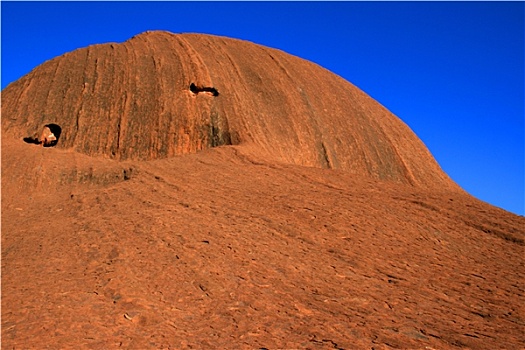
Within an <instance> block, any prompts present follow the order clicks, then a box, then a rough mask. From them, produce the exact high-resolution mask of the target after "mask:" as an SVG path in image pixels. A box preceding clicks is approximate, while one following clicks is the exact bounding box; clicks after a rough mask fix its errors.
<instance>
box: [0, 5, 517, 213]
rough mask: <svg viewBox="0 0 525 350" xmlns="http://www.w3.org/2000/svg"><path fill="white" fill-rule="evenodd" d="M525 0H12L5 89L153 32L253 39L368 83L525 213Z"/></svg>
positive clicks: (6, 14) (490, 198) (477, 191)
mask: <svg viewBox="0 0 525 350" xmlns="http://www.w3.org/2000/svg"><path fill="white" fill-rule="evenodd" d="M524 5H525V3H524V2H521V1H520V2H498V1H494V2H448V1H447V2H273V1H272V2H10V1H8V2H6V1H2V3H1V10H2V13H1V14H2V24H1V28H2V32H1V36H2V51H1V55H2V66H1V68H2V70H1V73H2V89H3V88H5V87H6V86H7V85H8V84H9V83H10V82H12V81H15V80H17V79H18V78H20V77H21V76H23V75H25V74H27V73H28V72H30V71H31V70H32V69H33V68H35V67H36V66H38V65H39V64H41V63H43V62H44V61H46V60H49V59H51V58H53V57H56V56H58V55H61V54H63V53H65V52H68V51H72V50H74V49H77V48H81V47H85V46H88V45H91V44H96V43H105V42H122V41H125V40H127V39H129V38H130V37H132V36H133V35H136V34H139V33H141V32H143V31H146V30H167V31H171V32H174V33H184V32H192V33H205V34H215V35H223V36H229V37H232V38H239V39H245V40H249V41H252V42H255V43H257V44H261V45H265V46H269V47H273V48H278V49H281V50H283V51H286V52H288V53H290V54H293V55H296V56H299V57H302V58H304V59H307V60H310V61H313V62H315V63H317V64H319V65H321V66H323V67H325V68H327V69H329V70H331V71H332V72H334V73H336V74H338V75H340V76H342V77H343V78H345V79H346V80H348V81H350V82H352V83H353V84H355V85H357V86H358V87H359V88H361V89H362V90H364V91H365V92H367V93H368V94H369V95H371V96H372V97H373V98H375V99H376V100H378V101H379V102H380V103H381V104H383V105H384V106H385V107H387V108H388V109H389V110H391V111H392V112H393V113H394V114H396V115H397V116H398V117H399V118H401V119H402V120H403V121H404V122H405V123H407V124H408V125H409V126H410V127H411V128H412V130H413V131H414V132H415V133H416V134H417V135H418V136H419V137H420V138H421V139H422V140H423V142H424V143H425V144H426V145H427V147H428V148H429V149H430V151H431V152H432V154H433V155H434V157H435V158H436V159H437V161H438V162H439V163H440V165H441V167H442V168H443V169H444V170H445V171H446V172H447V173H448V174H449V175H450V176H451V177H452V178H453V179H454V180H455V181H456V182H457V183H459V184H460V185H461V186H462V187H463V188H464V189H465V190H467V191H468V192H469V193H471V194H472V195H474V196H475V197H477V198H479V199H482V200H484V201H486V202H489V203H491V204H493V205H496V206H498V207H502V208H504V209H506V210H509V211H511V212H514V213H517V214H520V215H524V214H525V209H524V195H525V194H524V191H525V188H524V182H525V180H524V179H525V174H524V162H525V154H524V150H525V144H524V129H525V126H524V118H525V112H524V99H525V97H524V96H525V93H524V79H525V73H524V66H525V63H524V47H525V43H524V35H525V28H524V18H525V6H524Z"/></svg>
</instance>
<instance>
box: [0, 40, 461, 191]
mask: <svg viewBox="0 0 525 350" xmlns="http://www.w3.org/2000/svg"><path fill="white" fill-rule="evenodd" d="M190 87H193V88H190ZM50 122H53V123H56V124H58V125H60V126H61V127H62V129H63V135H62V137H61V140H60V144H59V147H61V148H72V149H74V150H77V151H79V152H82V153H84V154H87V155H106V156H109V157H111V158H116V159H142V160H148V159H157V158H164V157H171V156H174V155H180V154H186V153H195V152H196V151H199V150H202V149H206V148H210V147H214V146H220V145H229V144H243V145H247V146H253V147H254V148H255V149H256V150H257V153H258V154H265V155H268V156H272V157H274V158H275V159H277V160H279V161H283V162H287V163H292V164H300V165H309V166H315V167H325V168H336V169H344V170H347V171H350V172H353V173H356V174H367V175H370V176H372V177H374V178H378V179H392V180H396V181H399V182H404V183H411V184H421V185H425V186H438V187H443V186H445V187H448V186H455V185H454V184H453V183H452V182H451V181H450V180H449V178H448V177H447V176H446V175H445V174H444V173H443V172H442V171H441V169H440V168H439V166H438V164H437V163H436V162H435V160H434V159H433V157H432V155H431V154H430V153H429V152H428V150H427V149H426V147H425V146H424V145H423V143H422V142H421V141H420V140H419V139H418V137H417V136H416V135H414V133H412V132H411V131H410V130H409V128H408V127H407V126H406V125H405V124H404V123H403V122H402V121H401V120H399V119H398V118H397V117H396V116H394V115H392V113H390V112H389V111H388V110H386V109H385V108H384V107H382V106H381V105H380V104H379V103H377V102H376V101H374V100H372V99H371V98H370V97H369V96H367V95H366V94H365V93H363V92H362V91H361V90H359V89H358V88H356V87H355V86H353V85H352V84H350V83H349V82H347V81H345V80H344V79H342V78H340V77H339V76H337V75H335V74H333V73H331V72H329V71H327V70H325V69H323V68H322V67H320V66H318V65H316V64H313V63H311V62H308V61H306V60H303V59H301V58H298V57H295V56H292V55H289V54H287V53H285V52H282V51H279V50H275V49H270V48H267V47H263V46H259V45H256V44H253V43H250V42H247V41H241V40H234V39H229V38H224V37H217V36H209V35H197V34H180V35H175V34H171V33H167V32H147V33H144V34H141V35H138V36H136V37H134V38H132V39H130V40H129V41H126V42H125V43H122V44H103V45H94V46H90V47H87V48H83V49H79V50H76V51H73V52H70V53H67V54H64V55H62V56H60V57H57V58H55V59H53V60H50V61H48V62H46V63H44V64H42V65H41V66H39V67H37V68H36V69H34V70H33V71H32V72H31V73H30V74H28V75H27V76H25V77H23V78H22V79H20V80H19V81H17V82H15V83H13V84H11V85H9V86H8V87H7V88H6V89H5V90H4V91H3V96H2V128H3V130H4V131H5V132H8V133H14V134H17V135H18V136H19V137H23V136H27V135H28V134H30V133H32V132H34V130H36V129H40V128H41V127H42V125H43V124H45V123H50Z"/></svg>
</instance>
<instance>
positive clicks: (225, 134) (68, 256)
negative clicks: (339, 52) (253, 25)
mask: <svg viewBox="0 0 525 350" xmlns="http://www.w3.org/2000/svg"><path fill="white" fill-rule="evenodd" d="M44 125H55V126H57V127H60V138H59V140H58V142H57V144H56V146H54V147H39V146H37V145H35V144H32V143H28V142H24V138H28V137H32V135H35V133H39V132H40V131H41V130H42V127H43V126H44ZM524 227H525V219H524V218H523V217H522V216H517V215H514V214H512V213H509V212H506V211H504V210H502V209H499V208H496V207H494V206H491V205H489V204H487V203H484V202H482V201H479V200H477V199H475V198H473V197H472V196H470V195H469V194H467V193H465V192H464V191H463V190H461V189H460V188H459V187H458V186H457V185H456V184H454V183H453V182H452V181H451V180H450V179H449V178H448V177H447V175H446V174H444V173H443V172H442V170H441V169H440V168H439V166H438V165H437V163H436V162H435V161H434V159H433V157H432V156H431V154H430V153H429V152H428V150H427V149H426V148H425V146H424V145H423V144H422V142H421V141H420V140H419V139H418V138H417V136H415V135H414V134H413V133H412V132H411V131H410V129H409V128H408V127H407V126H406V125H405V124H403V123H402V122H401V121H400V120H399V119H398V118H397V117H395V116H394V115H392V114H391V113H390V112H388V111H387V110H386V109H385V108H383V107H382V106H380V105H379V104H378V103H377V102H376V101H374V100H372V99H371V98H370V97H368V96H367V95H366V94H364V93H363V92H361V91H360V90H359V89H357V88H356V87H354V86H353V85H351V84H350V83H348V82H346V81H345V80H343V79H342V78H340V77H338V76H336V75H334V74H333V73H330V72H328V71H326V70H325V69H323V68H321V67H319V66H317V65H315V64H313V63H310V62H307V61H305V60H302V59H300V58H297V57H294V56H291V55H288V54H286V53H284V52H282V51H278V50H274V49H270V48H266V47H262V46H259V45H256V44H253V43H249V42H245V41H240V40H234V39H229V38H223V37H215V36H209V35H197V34H181V35H175V34H171V33H167V32H147V33H144V34H141V35H138V36H136V37H134V38H132V39H130V40H129V41H126V42H125V43H122V44H103V45H95V46H90V47H88V48H84V49H79V50H76V51H73V52H70V53H66V54H65V55H63V56H60V57H57V58H55V59H53V60H50V61H48V62H46V63H44V64H42V65H41V66H39V67H36V68H35V69H34V70H33V71H32V72H31V73H29V74H28V75H26V76H25V77H23V78H21V79H20V80H18V81H17V82H14V83H12V84H10V85H9V86H8V87H7V88H6V89H5V90H4V91H2V247H1V249H2V311H1V313H2V330H1V332H2V333H1V335H2V338H1V340H2V348H3V349H4V348H5V349H42V348H50V349H137V350H143V349H191V348H193V349H313V350H315V349H347V350H349V349H376V350H377V349H487V350H488V349H522V348H523V347H524V346H525V336H524V334H525V312H524V308H523V303H522V301H523V297H524V293H525V287H524V285H523V276H524V272H525V271H524V270H525V268H524V260H523V252H524V247H525V243H524V242H525V241H524V240H525V232H524Z"/></svg>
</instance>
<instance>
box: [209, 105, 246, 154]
mask: <svg viewBox="0 0 525 350" xmlns="http://www.w3.org/2000/svg"><path fill="white" fill-rule="evenodd" d="M208 140H209V141H208V146H209V147H219V146H228V145H237V144H239V136H238V134H237V133H236V132H234V131H231V130H230V126H229V124H228V120H227V119H226V118H224V117H222V116H221V115H220V114H219V113H217V112H215V111H212V112H211V114H210V124H209V131H208Z"/></svg>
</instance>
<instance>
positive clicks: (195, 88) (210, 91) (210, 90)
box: [190, 83, 219, 97]
mask: <svg viewBox="0 0 525 350" xmlns="http://www.w3.org/2000/svg"><path fill="white" fill-rule="evenodd" d="M190 91H191V92H193V93H194V94H195V95H197V94H199V93H204V94H207V95H211V96H214V97H217V96H219V91H218V90H217V89H216V88H214V87H208V86H201V85H195V83H191V84H190Z"/></svg>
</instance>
